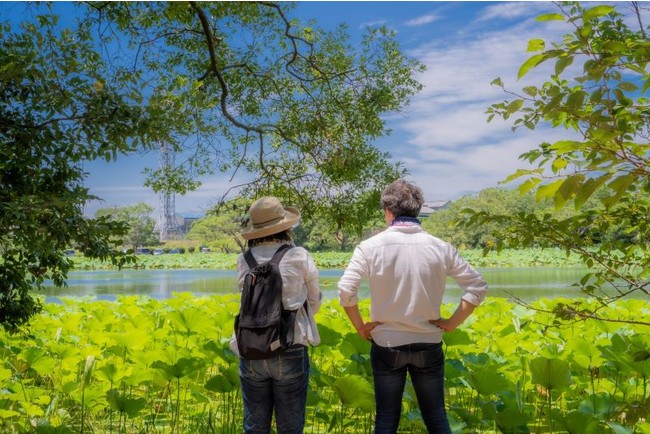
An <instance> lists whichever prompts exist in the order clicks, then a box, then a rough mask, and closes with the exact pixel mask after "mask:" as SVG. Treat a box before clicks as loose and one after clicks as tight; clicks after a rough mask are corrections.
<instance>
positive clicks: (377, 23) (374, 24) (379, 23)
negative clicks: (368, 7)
mask: <svg viewBox="0 0 650 434" xmlns="http://www.w3.org/2000/svg"><path fill="white" fill-rule="evenodd" d="M387 22H388V21H387V20H376V21H366V22H363V23H361V24H359V28H360V29H362V30H363V29H365V28H366V27H377V26H382V25H384V24H386V23H387Z"/></svg>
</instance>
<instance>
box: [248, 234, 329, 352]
mask: <svg viewBox="0 0 650 434" xmlns="http://www.w3.org/2000/svg"><path fill="white" fill-rule="evenodd" d="M281 245H282V243H268V244H260V245H258V246H255V247H253V248H252V249H251V251H252V253H253V257H254V258H255V260H256V261H257V263H258V264H262V263H264V262H268V261H270V260H271V258H272V257H273V254H274V253H275V252H276V251H277V250H278V248H280V246H281ZM249 270H250V268H249V267H248V263H247V262H246V259H244V255H243V254H241V255H239V256H238V257H237V282H238V284H239V288H240V290H241V288H242V287H243V285H244V278H245V277H246V274H247V273H248V271H249ZM280 274H281V275H282V304H283V305H284V308H285V309H288V310H296V309H298V312H297V313H296V325H295V330H294V343H295V344H302V345H307V344H308V343H311V344H312V345H318V344H319V343H320V335H319V334H318V328H317V327H316V322H315V321H314V315H315V314H316V313H317V312H318V310H319V309H320V305H321V298H322V296H321V292H320V286H319V284H318V269H317V268H316V264H315V263H314V260H313V259H312V257H311V255H310V254H309V252H308V251H307V250H305V249H304V248H302V247H293V248H292V249H289V250H288V251H287V252H286V253H285V254H284V257H283V258H282V261H280ZM305 300H307V301H308V304H309V313H307V312H305V310H304V309H302V305H303V304H304V303H305Z"/></svg>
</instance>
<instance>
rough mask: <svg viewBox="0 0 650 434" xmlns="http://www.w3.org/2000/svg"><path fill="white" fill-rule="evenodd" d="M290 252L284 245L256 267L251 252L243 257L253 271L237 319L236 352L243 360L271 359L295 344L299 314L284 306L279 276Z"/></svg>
mask: <svg viewBox="0 0 650 434" xmlns="http://www.w3.org/2000/svg"><path fill="white" fill-rule="evenodd" d="M290 248H291V246H290V245H288V244H283V245H282V246H280V248H279V249H278V250H277V251H276V252H275V254H274V255H273V257H272V258H271V260H270V261H269V262H266V263H263V264H258V263H257V261H256V260H255V258H254V257H253V254H252V253H251V251H250V249H249V250H247V251H246V253H244V259H245V260H246V262H247V263H248V266H249V267H250V271H249V272H248V274H246V277H245V278H244V287H243V289H242V293H241V303H240V306H239V314H238V315H237V316H236V317H235V335H236V337H237V348H238V349H239V354H240V356H241V357H242V358H244V359H250V360H258V359H268V358H270V357H273V356H275V355H276V354H279V353H281V352H282V351H284V350H285V349H286V348H287V347H288V346H290V345H292V344H293V328H294V324H295V321H296V312H297V311H295V310H286V309H284V307H283V305H282V276H281V275H280V261H281V260H282V257H283V256H284V254H285V253H286V252H287V251H288V250H289V249H290ZM305 303H306V302H305Z"/></svg>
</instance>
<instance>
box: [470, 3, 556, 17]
mask: <svg viewBox="0 0 650 434" xmlns="http://www.w3.org/2000/svg"><path fill="white" fill-rule="evenodd" d="M554 8H555V6H554V5H553V4H552V3H550V2H543V1H532V2H531V1H527V2H505V3H498V4H495V5H492V6H488V7H486V8H485V9H484V10H483V13H482V14H481V15H480V16H479V18H478V19H477V21H492V20H500V19H509V20H511V19H515V18H522V17H523V18H525V17H530V16H531V14H532V15H536V14H539V13H542V12H543V11H546V10H551V9H554ZM555 10H556V9H555Z"/></svg>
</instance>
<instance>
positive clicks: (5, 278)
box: [0, 2, 422, 329]
mask: <svg viewBox="0 0 650 434" xmlns="http://www.w3.org/2000/svg"><path fill="white" fill-rule="evenodd" d="M20 7H25V8H29V13H25V14H24V16H23V17H24V19H23V21H22V22H21V23H19V24H16V23H15V22H11V23H10V22H9V21H8V20H6V18H5V17H4V16H2V15H0V26H1V29H0V30H1V31H0V96H1V98H0V146H1V147H2V149H1V150H2V155H3V157H4V158H3V161H2V162H0V165H1V175H0V176H1V178H0V187H1V188H0V230H1V232H2V238H1V240H0V250H2V254H3V259H2V262H1V263H0V281H2V288H0V296H1V297H2V300H1V301H2V303H0V305H1V306H2V307H1V309H0V323H2V324H3V325H5V326H7V327H9V328H12V329H15V328H16V327H18V326H20V325H21V324H24V323H25V322H26V321H27V320H28V319H29V317H30V316H31V315H32V314H33V313H35V312H37V311H38V310H39V305H38V302H37V301H36V300H34V299H33V298H32V297H31V295H30V294H29V293H30V291H31V290H32V289H33V288H36V289H38V288H39V287H40V285H41V284H42V283H43V281H44V279H47V278H52V279H54V282H55V283H56V284H57V285H62V284H63V283H64V281H65V278H66V275H67V271H68V270H69V267H70V264H69V262H67V260H66V258H65V256H64V255H63V251H64V249H65V248H67V247H69V246H71V245H75V246H78V247H79V248H80V249H81V250H82V252H83V253H84V254H86V255H88V256H92V257H99V258H104V259H112V260H114V261H115V262H116V264H118V265H119V264H120V263H121V262H123V261H125V260H132V259H133V258H129V257H128V256H123V255H121V254H120V253H119V252H118V251H117V249H116V248H115V247H116V246H115V245H114V242H113V241H112V240H113V239H114V236H115V235H120V236H121V235H124V233H125V231H126V227H125V225H124V224H123V223H120V222H116V221H111V220H110V219H109V218H107V217H97V218H85V217H84V215H83V207H84V204H85V203H86V202H87V201H89V200H91V199H93V196H92V195H91V194H90V193H89V191H88V189H87V188H85V187H84V185H83V181H84V178H85V174H84V171H83V164H84V162H86V161H92V160H95V159H98V158H101V159H105V160H107V161H112V160H114V159H116V158H118V156H120V155H127V154H132V153H134V152H139V151H151V150H156V149H160V148H161V147H163V146H167V147H169V149H174V150H175V151H176V152H178V153H179V154H180V155H182V156H183V157H184V160H182V163H180V164H179V165H178V166H177V167H167V168H164V169H160V170H157V169H153V168H152V169H151V171H150V175H151V177H150V179H149V182H148V185H150V186H151V187H152V188H153V189H154V190H155V191H171V192H179V193H184V192H186V191H187V190H188V189H191V188H194V187H195V186H196V185H197V178H196V176H197V175H201V174H205V173H208V172H211V171H223V172H225V173H228V174H229V176H232V177H234V175H235V174H236V173H244V174H245V177H246V178H247V179H250V181H248V182H246V183H245V184H244V185H236V186H233V188H236V189H240V190H241V192H240V193H242V194H245V195H248V196H249V197H254V196H256V195H260V194H275V195H277V196H280V197H281V198H282V199H283V201H284V202H286V203H287V204H292V205H298V206H299V207H301V210H303V212H304V213H305V214H306V215H308V214H309V213H312V212H314V213H315V212H323V213H325V212H329V213H330V214H336V213H337V212H338V213H340V212H341V211H343V209H340V208H338V207H339V206H340V205H341V204H344V203H345V204H354V203H357V204H358V203H365V201H367V200H368V197H372V196H373V194H376V192H377V191H378V190H379V189H381V187H383V185H385V184H386V183H387V182H389V181H392V180H393V179H395V178H396V177H398V176H400V175H402V174H403V173H404V170H403V168H402V167H401V166H399V165H398V164H393V163H390V162H389V156H388V155H387V154H384V153H382V152H379V151H378V150H377V149H376V148H374V147H373V146H372V141H373V140H374V139H376V138H378V137H380V136H382V135H385V134H387V133H388V131H387V128H386V125H385V122H384V120H383V118H382V114H384V113H386V112H390V111H399V110H402V109H403V108H405V107H406V105H407V104H408V102H409V98H410V97H411V96H412V95H413V94H414V93H416V92H417V91H418V90H419V89H420V85H419V84H418V83H417V81H416V80H415V75H416V74H417V73H418V72H419V71H420V70H421V69H422V66H421V65H420V64H419V63H418V62H417V61H415V60H413V59H409V58H407V57H406V56H404V55H403V54H402V53H401V51H400V50H399V47H398V45H397V43H396V41H395V38H394V37H393V36H394V35H393V34H392V33H391V32H390V31H388V30H387V29H385V28H378V29H372V30H368V32H367V34H366V35H365V37H364V38H363V41H362V42H361V43H360V44H359V45H358V46H353V45H352V44H351V43H350V41H349V37H348V35H347V32H346V29H345V27H340V28H338V29H337V30H335V31H333V32H326V31H323V30H321V29H319V28H318V27H317V25H316V23H309V25H305V24H304V23H298V22H297V21H296V20H293V19H291V18H290V13H291V9H292V5H291V4H290V3H284V2H282V3H274V2H214V3H208V2H200V3H198V2H155V3H154V2H89V3H81V4H77V3H75V4H71V3H65V4H57V3H53V4H52V3H35V4H34V3H29V4H27V3H25V4H21V6H20ZM59 8H75V11H76V13H74V14H72V15H71V17H70V16H69V17H67V18H68V19H70V20H73V21H74V22H73V23H72V24H66V25H61V24H60V23H59V16H58V15H57V13H56V11H57V10H58V9H59ZM68 15H70V14H68ZM74 17H78V19H76V20H75V18H74ZM328 204H329V206H328ZM346 211H347V210H346ZM367 217H368V216H367V215H366V214H353V215H352V216H351V218H348V220H346V221H344V222H343V224H346V225H351V226H350V227H353V228H358V227H361V226H362V219H364V218H367ZM339 221H340V219H339Z"/></svg>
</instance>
